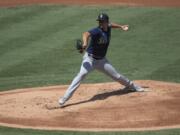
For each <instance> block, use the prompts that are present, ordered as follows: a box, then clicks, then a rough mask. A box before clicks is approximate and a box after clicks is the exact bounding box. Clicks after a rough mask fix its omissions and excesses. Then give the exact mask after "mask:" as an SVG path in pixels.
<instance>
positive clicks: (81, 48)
mask: <svg viewBox="0 0 180 135" xmlns="http://www.w3.org/2000/svg"><path fill="white" fill-rule="evenodd" d="M76 49H77V50H78V52H79V53H83V51H84V48H83V45H82V41H81V40H80V39H77V40H76Z"/></svg>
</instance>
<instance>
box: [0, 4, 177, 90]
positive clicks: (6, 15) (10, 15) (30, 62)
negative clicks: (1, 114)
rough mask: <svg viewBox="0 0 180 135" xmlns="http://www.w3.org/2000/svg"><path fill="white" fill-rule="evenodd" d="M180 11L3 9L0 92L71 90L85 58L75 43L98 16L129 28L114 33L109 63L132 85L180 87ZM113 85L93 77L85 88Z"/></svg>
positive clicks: (0, 14)
mask: <svg viewBox="0 0 180 135" xmlns="http://www.w3.org/2000/svg"><path fill="white" fill-rule="evenodd" d="M179 11H180V9H178V8H143V7H141V8H139V7H96V6H94V7H93V6H89V7H88V6H60V5H59V6H56V5H51V6H47V5H46V6H45V5H44V6H29V7H26V6H25V7H15V8H1V9H0V29H1V31H0V90H8V89H14V88H22V87H35V86H47V85H57V84H69V83H70V82H71V80H72V79H73V77H74V76H75V75H76V74H77V73H78V71H79V68H80V64H81V57H82V56H81V55H80V54H78V53H77V52H76V50H75V46H74V44H75V39H77V38H80V37H81V34H82V32H84V31H87V30H89V29H90V28H92V27H95V26H96V25H97V24H96V21H95V19H96V17H97V15H98V13H99V12H107V13H108V14H109V16H110V19H111V20H112V21H114V22H117V23H121V24H129V25H130V31H128V32H122V31H119V30H114V31H113V32H112V41H111V46H110V48H109V52H108V58H109V60H110V61H111V63H112V65H114V66H115V67H116V69H117V70H118V71H120V72H121V73H122V74H124V75H125V76H127V77H128V78H130V79H133V80H137V79H154V80H163V81H175V82H180V72H179V69H180V68H179V67H180V63H179V60H180V55H179V52H180V46H179V44H180V39H179V35H180V27H179V24H180V19H179V18H180V14H179ZM106 81H112V80H111V79H109V78H108V77H106V76H105V75H103V74H101V73H98V72H94V73H92V74H90V75H89V76H88V77H87V79H86V80H85V81H84V82H85V83H89V82H91V83H94V82H106Z"/></svg>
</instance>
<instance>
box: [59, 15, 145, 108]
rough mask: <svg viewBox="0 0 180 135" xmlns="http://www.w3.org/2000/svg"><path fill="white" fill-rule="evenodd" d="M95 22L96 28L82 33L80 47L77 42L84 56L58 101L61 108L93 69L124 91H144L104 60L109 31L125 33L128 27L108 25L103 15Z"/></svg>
mask: <svg viewBox="0 0 180 135" xmlns="http://www.w3.org/2000/svg"><path fill="white" fill-rule="evenodd" d="M97 22H98V27H96V28H93V29H91V30H89V31H87V32H84V33H83V37H82V40H83V41H82V46H81V45H80V44H81V41H77V44H78V46H77V49H79V52H80V53H83V52H84V51H85V54H84V56H83V60H82V64H81V68H80V71H79V73H78V74H77V76H76V77H75V78H74V79H73V81H72V83H71V85H70V86H69V88H68V89H67V91H66V92H65V94H64V96H63V97H61V98H60V99H59V105H60V106H61V107H62V106H63V105H64V104H65V102H66V101H68V100H69V99H70V97H71V96H72V95H73V93H74V92H75V91H76V89H77V88H78V87H79V86H80V83H81V81H82V80H83V79H84V78H85V77H86V76H87V74H88V73H90V72H91V71H93V70H94V69H97V70H98V71H101V72H103V73H105V74H106V75H108V76H109V77H111V78H112V79H114V80H115V81H117V82H119V83H120V84H122V85H124V86H125V89H130V90H132V91H137V92H142V91H144V89H143V88H142V87H140V86H138V85H135V84H134V83H133V82H132V81H130V80H129V79H128V78H126V77H125V76H123V75H121V74H119V73H118V72H117V71H116V69H115V68H114V67H113V66H112V65H111V64H110V63H109V61H108V60H107V58H106V53H107V50H108V46H109V44H110V39H111V29H113V28H117V29H121V30H123V31H127V30H128V28H129V26H128V25H119V24H116V23H112V22H111V23H110V22H109V17H108V15H107V14H105V13H101V14H99V16H98V18H97ZM89 40H90V42H89ZM88 43H89V45H88Z"/></svg>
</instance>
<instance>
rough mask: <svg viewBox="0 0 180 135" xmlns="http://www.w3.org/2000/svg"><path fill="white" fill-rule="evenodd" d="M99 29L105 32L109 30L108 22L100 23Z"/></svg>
mask: <svg viewBox="0 0 180 135" xmlns="http://www.w3.org/2000/svg"><path fill="white" fill-rule="evenodd" d="M99 27H100V28H102V29H104V30H107V28H108V22H106V21H99Z"/></svg>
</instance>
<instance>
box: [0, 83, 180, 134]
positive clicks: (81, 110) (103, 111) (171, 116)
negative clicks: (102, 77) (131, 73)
mask: <svg viewBox="0 0 180 135" xmlns="http://www.w3.org/2000/svg"><path fill="white" fill-rule="evenodd" d="M135 82H136V83H137V84H140V85H142V86H143V87H146V89H149V90H150V91H148V92H142V93H137V92H128V91H124V90H123V87H122V86H121V85H120V84H118V83H101V84H82V85H81V87H80V88H79V89H78V90H77V92H76V93H75V94H74V96H73V97H72V99H71V100H70V101H69V102H68V103H67V105H66V106H65V107H64V108H59V106H58V103H57V101H58V98H59V97H60V96H62V95H63V94H64V92H65V90H66V89H67V86H53V87H41V88H30V89H21V90H13V91H8V92H0V110H1V111H0V125H5V126H11V127H21V128H23V127H24V128H36V129H64V130H66V129H67V130H103V131H104V130H137V129H138V130H144V129H156V128H160V127H165V128H166V127H171V128H172V127H177V126H179V125H180V113H179V112H180V98H179V97H180V84H176V83H165V82H158V81H135ZM179 127H180V126H179Z"/></svg>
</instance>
